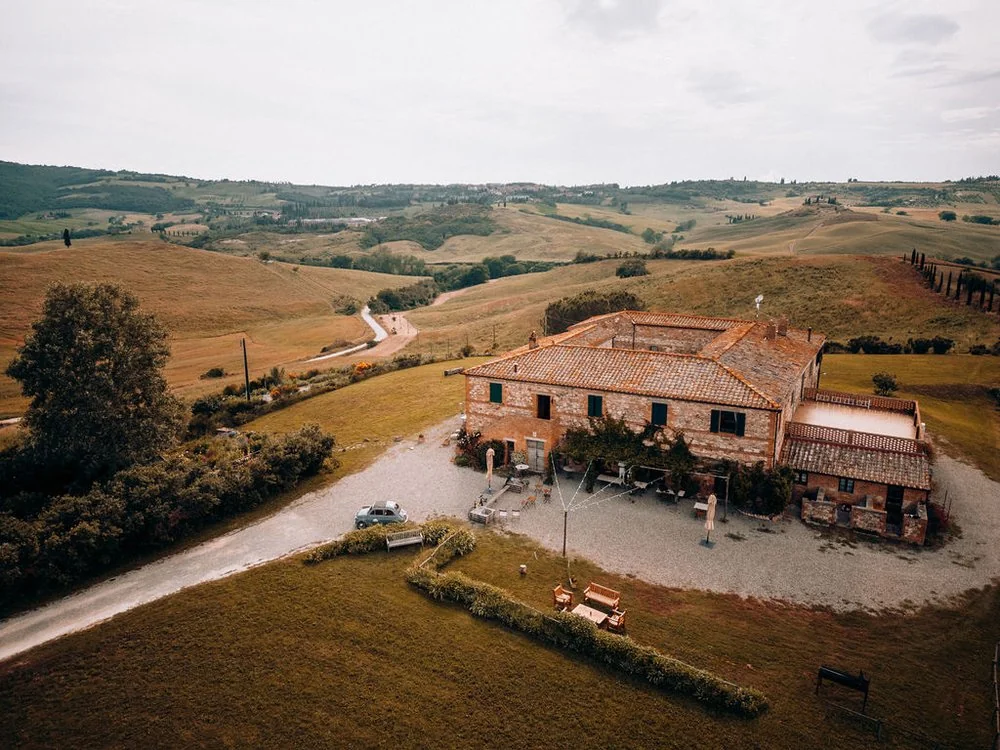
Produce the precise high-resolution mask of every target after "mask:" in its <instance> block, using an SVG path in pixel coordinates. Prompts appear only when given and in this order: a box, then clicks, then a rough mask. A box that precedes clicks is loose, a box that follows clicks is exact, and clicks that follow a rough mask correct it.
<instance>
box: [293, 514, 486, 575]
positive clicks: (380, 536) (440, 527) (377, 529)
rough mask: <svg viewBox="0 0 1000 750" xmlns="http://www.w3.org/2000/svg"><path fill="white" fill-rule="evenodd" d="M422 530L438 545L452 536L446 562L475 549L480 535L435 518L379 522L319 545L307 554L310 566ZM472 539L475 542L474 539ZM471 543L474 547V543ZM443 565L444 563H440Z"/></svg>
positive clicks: (376, 547)
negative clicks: (398, 534)
mask: <svg viewBox="0 0 1000 750" xmlns="http://www.w3.org/2000/svg"><path fill="white" fill-rule="evenodd" d="M414 529H420V532H421V534H423V536H424V544H426V545H428V546H432V547H436V546H437V545H439V544H441V542H442V541H443V540H445V539H446V538H447V537H449V536H451V537H452V538H451V539H449V540H448V545H447V547H445V548H443V550H441V552H442V556H441V558H438V559H443V560H445V562H447V561H448V560H450V559H451V558H452V557H454V556H455V555H456V554H466V553H468V552H471V551H472V550H473V549H475V546H476V538H475V536H473V534H472V532H471V531H469V530H468V529H462V528H460V527H459V526H457V525H456V524H455V523H454V522H452V521H448V520H443V519H435V520H431V521H427V522H426V523H424V524H423V525H422V526H418V525H417V524H412V523H405V524H391V525H387V526H382V525H375V526H369V527H368V528H366V529H356V530H354V531H349V532H347V533H346V534H344V535H343V536H342V537H340V539H337V540H336V541H333V542H330V543H329V544H324V545H322V546H321V547H317V548H316V549H314V550H313V551H312V552H310V553H309V554H308V555H306V557H305V563H306V564H307V565H315V564H317V563H321V562H323V561H324V560H330V559H332V558H334V557H339V556H340V555H367V554H370V553H372V552H378V551H379V550H384V549H385V537H386V534H394V533H396V532H397V531H410V530H414ZM470 540H471V542H470ZM470 545H471V546H470ZM440 564H443V563H440Z"/></svg>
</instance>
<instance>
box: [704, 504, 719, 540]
mask: <svg viewBox="0 0 1000 750" xmlns="http://www.w3.org/2000/svg"><path fill="white" fill-rule="evenodd" d="M718 502H719V501H718V499H717V498H716V497H715V494H714V493H713V494H711V495H709V496H708V510H707V511H705V544H711V541H710V537H711V536H712V531H714V530H715V506H716V503H718Z"/></svg>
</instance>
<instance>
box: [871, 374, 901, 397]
mask: <svg viewBox="0 0 1000 750" xmlns="http://www.w3.org/2000/svg"><path fill="white" fill-rule="evenodd" d="M872 385H873V386H874V390H875V395H876V396H891V395H892V394H894V393H895V392H896V391H898V390H899V383H898V382H897V381H896V376H895V375H894V374H892V373H891V372H876V373H875V374H874V375H872Z"/></svg>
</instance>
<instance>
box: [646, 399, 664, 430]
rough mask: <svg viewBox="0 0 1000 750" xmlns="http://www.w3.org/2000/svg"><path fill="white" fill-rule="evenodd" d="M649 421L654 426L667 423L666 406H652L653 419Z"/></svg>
mask: <svg viewBox="0 0 1000 750" xmlns="http://www.w3.org/2000/svg"><path fill="white" fill-rule="evenodd" d="M649 421H650V422H652V423H653V424H654V425H665V424H666V423H667V405H666V404H653V417H652V419H650V420H649Z"/></svg>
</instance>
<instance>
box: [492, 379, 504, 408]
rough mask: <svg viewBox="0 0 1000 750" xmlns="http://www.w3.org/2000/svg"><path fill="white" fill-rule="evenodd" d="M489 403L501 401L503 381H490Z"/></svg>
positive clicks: (500, 402) (499, 402)
mask: <svg viewBox="0 0 1000 750" xmlns="http://www.w3.org/2000/svg"><path fill="white" fill-rule="evenodd" d="M490 403H493V404H502V403H503V383H490Z"/></svg>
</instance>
